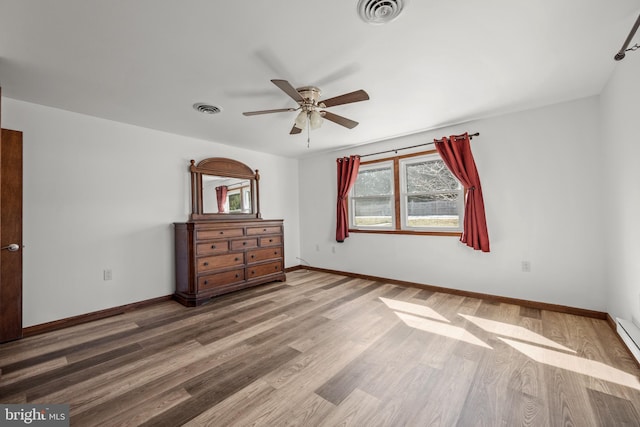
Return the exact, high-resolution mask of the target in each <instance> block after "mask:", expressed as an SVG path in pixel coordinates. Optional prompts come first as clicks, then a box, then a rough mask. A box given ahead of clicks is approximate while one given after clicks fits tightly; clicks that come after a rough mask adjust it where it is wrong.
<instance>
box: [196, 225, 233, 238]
mask: <svg viewBox="0 0 640 427" xmlns="http://www.w3.org/2000/svg"><path fill="white" fill-rule="evenodd" d="M239 236H244V230H243V229H242V228H222V229H220V228H219V229H212V230H207V229H204V230H198V231H197V232H196V239H197V240H207V239H219V238H221V237H239Z"/></svg>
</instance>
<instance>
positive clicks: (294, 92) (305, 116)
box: [242, 79, 369, 135]
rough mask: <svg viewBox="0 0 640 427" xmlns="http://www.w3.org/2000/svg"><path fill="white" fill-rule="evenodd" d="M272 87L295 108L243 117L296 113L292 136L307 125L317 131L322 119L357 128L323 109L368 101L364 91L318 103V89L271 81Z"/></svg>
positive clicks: (249, 114) (252, 112)
mask: <svg viewBox="0 0 640 427" xmlns="http://www.w3.org/2000/svg"><path fill="white" fill-rule="evenodd" d="M271 81H272V82H273V84H274V85H276V86H278V87H279V88H280V89H281V90H282V91H283V92H284V93H286V94H287V95H289V96H290V97H291V98H293V100H294V101H296V102H297V103H298V107H297V108H277V109H275V110H262V111H248V112H245V113H242V114H244V115H245V116H255V115H258V114H270V113H282V112H288V111H298V110H300V113H298V116H297V117H296V119H295V123H294V124H293V127H292V128H291V132H289V134H291V135H294V134H298V133H300V132H302V130H303V129H304V128H305V127H306V126H307V123H308V125H309V128H310V129H317V128H319V127H320V125H322V119H327V120H329V121H332V122H334V123H337V124H339V125H340V126H344V127H346V128H349V129H353V128H354V127H356V126H358V122H356V121H353V120H351V119H347V118H346V117H342V116H339V115H337V114H334V113H331V112H329V111H325V110H324V108H329V107H334V106H336V105H342V104H350V103H352V102H359V101H366V100H368V99H369V95H368V94H367V92H365V91H364V90H362V89H360V90H356V91H355V92H349V93H345V94H343V95H340V96H335V97H333V98H329V99H325V100H323V101H319V98H320V89H318V88H317V87H315V86H304V87H300V88H297V89H296V88H294V87H293V86H292V85H291V83H289V82H288V81H286V80H277V79H274V80H271Z"/></svg>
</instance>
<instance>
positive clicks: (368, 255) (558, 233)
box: [300, 97, 637, 311]
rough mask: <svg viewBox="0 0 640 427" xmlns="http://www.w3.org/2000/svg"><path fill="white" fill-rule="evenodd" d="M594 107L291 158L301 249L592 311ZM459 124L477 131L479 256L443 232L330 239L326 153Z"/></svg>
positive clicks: (596, 220) (405, 142)
mask: <svg viewBox="0 0 640 427" xmlns="http://www.w3.org/2000/svg"><path fill="white" fill-rule="evenodd" d="M598 114H599V110H598V98H595V97H592V98H586V99H582V100H578V101H574V102H568V103H563V104H558V105H553V106H549V107H546V108H540V109H536V110H530V111H525V112H521V113H516V114H511V115H504V116H499V117H495V118H490V119H485V120H479V121H476V122H472V123H467V124H464V125H459V126H455V127H450V128H447V129H441V130H438V131H436V132H426V133H423V134H420V135H413V136H409V137H403V138H398V139H396V140H391V141H386V142H383V143H377V144H374V145H370V146H362V147H359V148H357V149H351V150H348V151H343V152H336V153H331V154H327V155H323V156H318V157H314V158H309V159H303V160H301V161H300V190H301V194H300V206H301V207H300V215H301V218H300V225H301V233H302V234H301V253H302V256H301V257H302V258H303V259H304V260H305V261H306V262H307V263H309V264H310V265H312V266H316V267H321V268H328V269H335V270H341V271H347V272H353V273H360V274H369V275H374V276H380V277H385V278H393V279H399V280H406V281H411V282H416V283H422V284H430V285H436V286H443V287H447V288H453V289H461V290H467V291H473V292H481V293H487V294H493V295H500V296H506V297H512V298H522V299H526V300H532V301H540V302H547V303H553V304H562V305H567V306H572V307H580V308H585V309H593V310H600V311H604V310H605V308H606V303H605V290H606V287H605V286H604V277H605V267H604V261H603V254H604V251H603V245H602V242H603V228H602V221H601V220H602V215H601V204H600V202H599V196H600V195H601V194H602V191H603V190H604V188H603V186H602V184H601V181H602V177H603V176H602V161H601V159H600V145H599V135H600V129H599V125H598V119H599V116H598ZM464 131H469V132H470V133H472V132H476V131H478V132H480V136H479V137H477V138H474V139H473V141H472V150H473V153H474V156H475V160H476V164H477V166H478V170H479V173H480V178H481V181H482V186H483V192H484V199H485V205H486V213H487V222H488V228H489V237H490V241H491V252H490V253H482V252H479V251H473V250H472V249H470V248H468V247H466V246H465V245H463V244H461V243H460V242H459V241H458V238H457V237H443V236H412V235H395V236H392V235H380V234H361V233H351V236H350V237H349V238H347V239H346V240H345V242H344V243H336V241H335V217H336V214H335V210H336V208H335V206H336V173H335V170H336V166H335V159H336V157H339V156H342V155H349V154H361V155H363V154H367V153H373V152H377V151H380V150H384V149H389V148H400V147H404V146H411V145H414V144H419V143H423V142H428V141H432V140H433V138H440V137H442V136H444V135H452V134H459V133H462V132H464ZM414 151H415V150H414ZM408 152H410V151H403V152H401V153H402V154H406V153H408ZM365 160H366V159H365ZM636 182H637V181H636ZM332 250H335V253H333V251H332ZM522 261H529V262H530V263H531V272H529V273H525V272H523V271H522V268H521V265H522V264H521V263H522Z"/></svg>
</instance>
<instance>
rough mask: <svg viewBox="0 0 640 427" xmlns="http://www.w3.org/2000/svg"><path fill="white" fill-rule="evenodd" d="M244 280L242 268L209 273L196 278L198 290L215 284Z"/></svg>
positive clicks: (212, 286) (213, 286) (209, 287)
mask: <svg viewBox="0 0 640 427" xmlns="http://www.w3.org/2000/svg"><path fill="white" fill-rule="evenodd" d="M243 280H244V269H239V270H231V271H225V272H223V273H217V274H210V275H208V276H202V277H199V278H198V290H201V291H203V290H206V289H211V288H215V287H216V286H221V285H228V284H230V283H236V282H242V281H243Z"/></svg>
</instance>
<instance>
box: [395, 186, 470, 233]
mask: <svg viewBox="0 0 640 427" xmlns="http://www.w3.org/2000/svg"><path fill="white" fill-rule="evenodd" d="M458 197H460V193H442V194H431V195H425V196H408V198H407V225H408V226H409V227H459V226H460V216H459V215H458Z"/></svg>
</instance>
